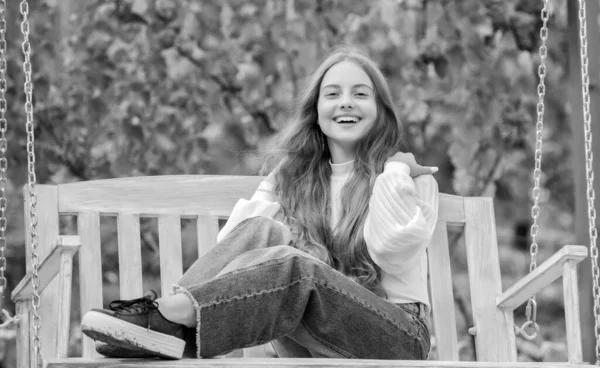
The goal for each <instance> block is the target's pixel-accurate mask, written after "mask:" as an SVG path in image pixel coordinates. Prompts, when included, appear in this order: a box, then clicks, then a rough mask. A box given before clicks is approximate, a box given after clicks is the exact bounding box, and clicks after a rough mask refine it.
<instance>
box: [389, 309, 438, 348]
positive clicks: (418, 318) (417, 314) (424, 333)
mask: <svg viewBox="0 0 600 368" xmlns="http://www.w3.org/2000/svg"><path fill="white" fill-rule="evenodd" d="M397 306H398V307H400V309H402V311H404V312H405V313H406V315H407V316H408V317H409V320H410V321H411V323H412V324H413V326H414V327H415V329H416V330H417V331H418V332H417V334H418V340H419V342H420V344H419V345H420V350H421V358H422V359H427V357H428V355H429V350H430V348H431V322H430V317H429V314H424V313H423V315H421V308H420V306H419V304H418V303H399V304H397Z"/></svg>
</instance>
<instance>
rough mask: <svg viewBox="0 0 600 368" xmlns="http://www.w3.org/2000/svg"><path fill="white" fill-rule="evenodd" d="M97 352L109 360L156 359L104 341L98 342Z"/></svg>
mask: <svg viewBox="0 0 600 368" xmlns="http://www.w3.org/2000/svg"><path fill="white" fill-rule="evenodd" d="M96 352H97V353H98V354H100V355H103V356H105V357H107V358H121V359H123V358H131V359H144V358H146V359H147V358H155V357H156V356H154V355H151V354H146V353H142V352H139V351H136V350H129V349H125V348H122V347H120V346H117V345H110V344H107V343H105V342H102V341H96Z"/></svg>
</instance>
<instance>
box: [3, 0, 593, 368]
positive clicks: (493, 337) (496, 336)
mask: <svg viewBox="0 0 600 368" xmlns="http://www.w3.org/2000/svg"><path fill="white" fill-rule="evenodd" d="M544 4H545V5H546V6H547V0H546V1H545V2H544ZM581 4H582V5H583V6H585V2H583V1H580V5H581ZM21 13H22V14H23V16H24V19H23V24H27V13H28V10H27V2H26V1H25V0H23V1H22V3H21ZM2 15H3V14H2ZM580 15H581V13H580ZM542 18H543V19H544V28H545V29H546V36H547V28H546V22H547V19H548V12H547V7H544V10H543V11H542ZM580 22H581V27H582V28H581V29H582V37H585V13H584V15H583V19H582V18H581V16H580ZM24 29H28V26H22V30H24ZM23 34H24V36H25V42H24V44H25V43H27V44H28V39H27V32H25V31H23ZM3 35H4V34H2V36H3ZM542 40H543V43H542V47H543V48H544V51H543V52H544V54H543V56H542V66H543V73H542V70H541V69H540V77H541V81H540V85H541V86H542V87H541V88H542V89H543V88H544V87H543V75H545V65H544V64H543V62H544V60H545V37H544V35H543V33H542ZM28 49H29V46H24V47H23V50H24V51H25V63H29V54H28ZM540 55H542V50H540ZM2 56H4V55H2ZM583 57H586V58H587V55H585V53H584V54H582V58H583ZM582 64H583V65H584V66H587V60H585V62H583V61H582ZM4 65H6V63H4ZM25 70H26V73H25V74H26V82H25V91H26V95H27V104H26V111H27V133H28V134H27V141H28V145H27V147H28V163H29V165H28V167H29V183H28V185H27V186H26V188H25V203H26V206H25V219H26V225H27V228H28V229H29V231H28V232H27V244H30V245H31V246H30V247H27V259H28V266H27V275H26V277H25V278H24V279H23V280H22V281H21V283H19V285H18V286H17V287H16V288H15V290H14V291H13V293H12V299H13V301H14V302H15V303H16V315H15V318H14V319H13V321H14V322H15V323H17V324H18V333H17V349H18V352H17V356H18V367H38V366H45V367H56V368H57V367H146V366H148V367H150V366H151V367H301V366H302V367H326V366H327V367H498V368H500V367H520V366H523V367H563V366H568V367H584V366H587V365H588V364H587V363H583V361H582V344H581V331H580V324H579V317H580V316H579V304H578V303H579V301H578V289H577V270H576V266H577V263H578V262H580V261H581V260H583V259H584V258H585V257H586V256H587V253H588V251H587V248H586V247H585V246H576V245H567V246H565V247H563V248H562V249H560V250H559V251H558V252H557V253H556V254H554V255H553V256H551V257H550V258H549V259H547V260H546V261H545V262H543V263H542V264H541V265H539V266H537V265H536V263H535V258H534V257H535V252H533V253H534V255H533V257H532V267H531V268H530V270H531V272H530V273H529V274H527V275H526V276H525V277H524V278H523V279H522V280H520V281H519V282H517V283H516V284H515V285H513V286H512V287H510V288H509V289H508V290H505V291H503V290H502V285H501V277H500V266H499V258H498V244H497V240H496V227H495V220H494V210H493V202H492V199H491V198H481V197H460V196H455V195H448V194H440V201H439V203H440V208H439V218H438V222H437V226H436V228H435V232H434V235H433V239H432V241H431V244H430V246H429V248H428V259H429V269H430V274H429V279H430V285H429V286H430V292H431V303H432V314H433V322H434V332H435V337H436V346H437V355H438V359H439V360H436V361H429V360H428V361H383V360H382V361H379V360H339V359H273V358H244V357H237V358H231V357H225V358H223V359H204V360H194V359H184V360H179V361H169V360H135V359H121V360H119V359H108V358H102V357H99V356H98V354H97V353H96V352H95V350H94V344H93V341H92V340H90V339H88V338H87V337H84V339H83V357H67V348H68V342H69V327H70V326H69V324H70V311H71V281H72V280H71V278H72V273H73V256H74V255H75V254H78V257H79V265H80V269H79V275H80V285H79V288H80V301H79V303H80V308H81V310H82V311H86V310H89V309H91V308H95V307H102V305H103V297H102V270H101V263H102V262H101V249H100V237H101V233H100V218H101V216H113V217H116V221H117V226H118V252H119V282H120V296H121V298H122V299H129V298H134V297H139V296H140V295H142V293H143V287H142V258H141V244H140V218H145V217H154V218H157V221H158V234H159V243H160V250H159V252H160V283H161V290H163V292H164V291H166V290H170V285H172V284H173V283H174V282H175V281H177V280H178V279H179V278H180V277H181V275H182V273H183V267H182V245H181V243H182V242H181V238H182V232H181V219H182V218H187V219H193V221H196V224H197V240H198V241H197V244H198V253H199V256H201V255H202V254H204V253H205V252H206V251H207V250H208V249H210V247H212V246H214V245H215V243H216V236H217V233H218V230H219V220H223V219H226V218H227V217H228V215H229V214H230V212H231V210H232V208H233V205H234V204H235V202H236V201H237V200H238V199H239V198H242V197H244V198H249V197H250V196H251V195H252V194H253V192H254V190H255V189H256V187H257V186H258V184H259V182H260V181H261V180H262V178H261V177H257V176H211V175H198V176H158V177H136V178H122V179H108V180H93V181H87V182H79V183H68V184H58V185H36V184H35V181H36V179H35V171H34V163H35V155H34V151H33V148H34V136H33V114H32V105H31V101H32V94H31V73H30V71H29V73H28V72H27V67H25ZM586 73H587V71H586ZM585 83H586V82H584V93H586V92H585V91H587V88H588V87H587V85H585ZM539 90H540V89H539V88H538V91H539ZM585 101H587V111H588V112H589V98H587V99H586V98H584V103H586V102H585ZM540 104H541V106H542V110H541V112H542V113H541V114H540V113H539V112H540V108H539V105H538V123H539V124H537V133H538V134H537V142H536V143H537V145H536V147H537V148H538V152H536V171H535V172H534V177H535V179H536V186H535V189H534V211H533V212H534V214H533V217H534V226H535V231H533V228H532V233H534V234H532V235H533V238H534V240H533V242H534V244H532V248H534V247H533V246H534V245H535V250H536V251H537V243H535V233H536V232H537V214H538V213H539V207H537V205H538V199H539V175H540V170H539V167H540V166H539V165H540V162H541V129H542V127H543V124H542V117H543V93H540ZM584 109H585V107H584ZM2 114H3V112H2ZM2 118H4V116H2ZM590 122H591V117H590V116H589V113H588V114H586V119H585V124H586V132H589V126H590ZM2 133H3V134H4V131H3V132H2ZM590 139H591V137H590ZM2 144H4V145H6V141H4V142H0V146H1V145H2ZM586 149H588V150H591V145H589V146H588V145H586ZM588 152H589V154H587V155H586V157H590V156H591V151H588ZM2 153H4V151H3V152H2ZM3 158H4V157H3ZM588 170H591V165H588ZM588 174H589V172H588ZM3 175H4V174H3ZM588 177H589V176H588ZM4 178H5V176H4ZM5 182H6V180H4V181H3V183H5ZM592 190H593V189H592ZM589 192H590V190H588V195H589ZM2 196H3V201H0V203H4V204H5V203H6V198H5V197H4V191H2ZM592 202H593V201H592ZM536 208H537V209H536ZM2 216H4V212H2ZM61 216H76V217H77V228H78V235H61V234H60V233H59V219H60V217H61ZM5 221H6V219H5V218H4V223H5ZM592 226H593V224H592ZM448 227H461V228H463V230H464V236H465V243H466V254H467V264H468V271H469V282H470V294H471V304H472V311H473V321H474V326H473V327H471V328H470V329H469V333H470V334H471V335H473V336H474V339H475V346H476V356H477V361H476V362H464V361H459V355H458V351H459V347H458V337H457V328H456V322H455V309H454V298H453V291H452V290H453V288H452V278H451V270H450V256H449V249H448ZM590 234H594V236H591V244H590V247H591V249H592V251H593V252H592V254H593V255H594V254H597V248H596V244H595V241H596V238H595V229H594V231H592V230H590ZM0 235H2V236H3V235H4V233H2V234H0ZM593 261H594V267H597V260H595V259H594V260H593ZM560 276H562V280H563V290H564V309H565V321H566V336H567V345H568V362H557V363H546V362H545V363H530V362H527V363H520V362H517V349H516V335H517V333H521V334H523V335H525V336H526V337H527V335H528V334H529V333H530V332H527V331H533V333H534V334H535V333H536V332H537V329H538V326H537V324H536V322H535V299H534V296H535V294H536V293H538V292H539V291H540V290H541V289H543V288H544V287H546V286H548V285H549V284H550V283H552V282H553V281H555V280H556V279H558V278H559V277H560ZM596 282H597V281H595V283H596ZM595 297H596V296H595ZM523 303H527V304H528V306H529V308H532V309H529V308H528V309H529V313H528V320H527V322H526V324H525V325H524V326H522V327H521V328H516V327H515V325H514V320H513V311H514V310H515V308H517V307H518V306H520V305H522V304H523ZM532 311H533V312H532ZM596 318H598V316H596Z"/></svg>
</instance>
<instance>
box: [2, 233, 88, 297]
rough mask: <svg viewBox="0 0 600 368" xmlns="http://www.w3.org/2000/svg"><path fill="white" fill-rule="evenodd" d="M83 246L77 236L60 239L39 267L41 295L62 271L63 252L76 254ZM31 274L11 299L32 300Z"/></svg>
mask: <svg viewBox="0 0 600 368" xmlns="http://www.w3.org/2000/svg"><path fill="white" fill-rule="evenodd" d="M80 245H81V239H80V238H79V237H78V236H75V235H64V236H60V237H58V241H57V243H56V245H55V246H54V248H53V249H52V250H51V251H50V254H48V255H47V256H46V258H44V259H43V260H42V262H41V263H40V265H39V267H38V275H39V278H40V284H39V288H38V292H39V293H41V292H43V291H44V289H46V287H47V286H48V284H49V283H50V282H51V281H52V280H54V278H55V277H56V275H58V272H59V270H60V263H61V254H62V253H63V252H69V254H71V255H72V254H75V252H77V250H78V249H79V247H80ZM31 278H32V275H31V273H29V274H27V275H25V277H24V278H23V279H22V280H21V281H20V282H19V284H18V285H17V286H16V287H15V288H14V289H13V292H12V295H11V298H12V300H13V301H17V300H25V299H31V296H32V295H33V287H32V284H31Z"/></svg>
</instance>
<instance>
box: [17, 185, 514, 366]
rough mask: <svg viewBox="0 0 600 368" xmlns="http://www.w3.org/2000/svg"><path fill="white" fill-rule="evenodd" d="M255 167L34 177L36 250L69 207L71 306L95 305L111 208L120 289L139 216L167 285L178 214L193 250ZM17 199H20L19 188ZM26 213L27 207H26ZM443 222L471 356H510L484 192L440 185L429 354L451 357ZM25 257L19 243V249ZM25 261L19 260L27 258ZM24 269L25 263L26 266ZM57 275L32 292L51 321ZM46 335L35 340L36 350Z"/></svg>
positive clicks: (137, 287)
mask: <svg viewBox="0 0 600 368" xmlns="http://www.w3.org/2000/svg"><path fill="white" fill-rule="evenodd" d="M261 180H262V177H258V176H208V175H207V176H203V175H199V176H155V177H135V178H123V179H108V180H95V181H88V182H78V183H69V184H60V185H39V186H37V194H38V201H37V209H38V226H37V230H38V236H39V241H40V243H39V246H38V247H39V251H40V257H42V258H43V257H44V256H45V254H47V253H48V251H49V250H50V249H51V248H52V246H53V245H54V244H55V243H56V239H57V236H58V235H59V216H61V215H75V216H77V227H78V235H79V236H80V237H81V240H82V246H81V249H80V251H79V265H80V271H79V275H80V308H81V310H82V311H86V310H89V309H91V308H98V307H102V301H103V299H102V270H101V264H102V259H101V251H100V216H116V217H117V226H118V252H119V266H120V267H119V281H120V296H121V298H123V299H129V298H134V297H139V296H140V295H142V293H143V291H144V290H143V288H142V257H141V244H140V243H141V242H140V217H155V218H157V219H158V234H159V243H160V245H159V249H160V250H159V253H160V270H161V272H160V279H161V290H162V291H163V292H165V291H168V290H170V286H171V285H172V284H173V283H175V282H176V281H177V280H178V279H179V278H180V277H181V275H182V273H183V269H182V268H183V267H182V247H181V218H191V219H194V220H195V221H197V239H198V242H197V244H198V254H199V256H201V255H203V254H204V253H205V252H206V251H208V250H209V249H210V248H211V247H213V246H214V245H215V243H216V236H217V233H218V230H219V223H218V221H219V220H221V219H226V218H227V217H228V215H229V214H230V212H231V210H232V208H233V206H234V204H235V203H236V201H237V200H238V199H239V198H250V196H251V195H252V194H253V193H254V191H255V189H256V188H257V186H258V184H259V182H260V181H261ZM25 197H26V201H28V196H25ZM26 218H27V216H26ZM448 226H460V227H464V231H465V243H466V250H467V261H468V268H469V279H470V289H471V290H470V294H471V304H472V310H473V321H474V323H475V325H476V326H477V335H476V350H477V357H478V360H480V361H515V360H516V348H515V343H514V340H515V336H514V332H513V316H512V312H510V313H506V312H504V311H502V310H499V309H498V308H497V307H496V297H497V296H498V295H499V294H500V293H501V291H502V290H501V279H500V268H499V262H498V249H497V242H496V229H495V220H494V212H493V205H492V200H491V198H467V197H458V196H452V195H447V194H440V209H439V218H438V223H437V227H436V229H435V233H434V236H433V240H432V242H431V245H430V247H429V250H428V254H429V269H430V273H429V282H430V293H431V302H432V312H433V319H434V330H435V336H436V345H437V351H438V358H439V359H440V360H458V341H457V330H456V318H455V307H454V298H453V291H452V277H451V270H450V256H449V250H448V232H447V229H448ZM30 257H31V254H30V250H29V249H28V259H29V258H30ZM28 267H30V266H29V262H28ZM28 271H29V269H28ZM57 287H58V285H57V283H56V282H53V283H52V284H51V285H50V286H49V287H48V288H47V289H46V290H45V291H44V294H43V295H42V305H43V308H42V310H41V314H40V317H41V318H42V321H52V319H53V318H54V319H55V318H56V317H55V313H56V311H55V306H56V305H58V301H57V298H56V294H57V289H56V288H57ZM41 339H42V341H54V340H55V339H56V331H53V330H52V324H51V323H46V324H42V331H41ZM52 345H53V344H49V343H47V344H43V345H42V349H43V353H44V355H45V356H50V355H52V354H53V351H52V349H53V347H52ZM83 356H84V357H90V356H95V351H94V346H93V342H92V341H91V340H90V339H88V338H84V341H83Z"/></svg>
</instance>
